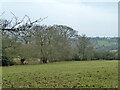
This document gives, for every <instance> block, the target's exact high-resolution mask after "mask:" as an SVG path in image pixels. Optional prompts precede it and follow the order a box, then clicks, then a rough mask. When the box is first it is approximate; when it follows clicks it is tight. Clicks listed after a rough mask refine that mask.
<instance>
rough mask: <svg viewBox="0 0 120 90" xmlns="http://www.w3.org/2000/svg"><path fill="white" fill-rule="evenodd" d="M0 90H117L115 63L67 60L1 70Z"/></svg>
mask: <svg viewBox="0 0 120 90" xmlns="http://www.w3.org/2000/svg"><path fill="white" fill-rule="evenodd" d="M2 83H3V85H2V87H3V88H117V87H118V61H117V60H111V61H110V60H107V61H105V60H99V61H69V62H56V63H48V64H40V65H15V66H9V67H2Z"/></svg>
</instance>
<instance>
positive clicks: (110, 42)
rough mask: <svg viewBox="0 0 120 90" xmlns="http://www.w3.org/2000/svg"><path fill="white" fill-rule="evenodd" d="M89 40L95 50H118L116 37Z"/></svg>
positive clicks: (91, 38)
mask: <svg viewBox="0 0 120 90" xmlns="http://www.w3.org/2000/svg"><path fill="white" fill-rule="evenodd" d="M90 40H91V42H92V44H93V45H95V48H96V49H104V50H118V38H117V37H90Z"/></svg>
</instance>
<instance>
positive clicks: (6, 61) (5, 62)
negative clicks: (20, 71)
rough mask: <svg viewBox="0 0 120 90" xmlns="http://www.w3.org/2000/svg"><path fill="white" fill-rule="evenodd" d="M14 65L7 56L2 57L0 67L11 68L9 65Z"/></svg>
mask: <svg viewBox="0 0 120 90" xmlns="http://www.w3.org/2000/svg"><path fill="white" fill-rule="evenodd" d="M14 64H15V63H14V62H13V61H12V60H10V58H9V57H7V56H2V66H11V65H14Z"/></svg>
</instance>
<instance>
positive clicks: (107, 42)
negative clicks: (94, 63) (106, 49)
mask: <svg viewBox="0 0 120 90" xmlns="http://www.w3.org/2000/svg"><path fill="white" fill-rule="evenodd" d="M98 45H99V46H103V45H104V46H112V45H117V43H116V42H109V41H106V40H99V41H98Z"/></svg>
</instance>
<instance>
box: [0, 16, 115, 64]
mask: <svg viewBox="0 0 120 90" xmlns="http://www.w3.org/2000/svg"><path fill="white" fill-rule="evenodd" d="M26 17H27V18H28V20H29V22H27V23H23V24H21V23H22V22H23V20H24V19H23V20H21V21H18V22H17V18H16V19H15V20H16V23H15V24H14V25H11V22H12V21H8V20H1V24H0V25H1V31H2V32H1V33H2V57H3V61H2V62H3V66H4V65H13V64H14V63H13V60H14V58H18V57H19V58H20V60H21V64H24V61H25V60H38V59H39V63H47V62H55V61H70V60H99V59H111V60H113V59H117V53H116V52H111V51H106V50H105V51H104V50H96V49H95V48H94V46H93V45H92V43H91V41H90V38H88V37H86V35H78V33H77V31H75V30H74V29H72V28H71V27H68V26H65V25H53V26H46V25H39V24H33V23H36V22H38V20H35V21H34V22H31V20H30V18H29V17H28V16H26ZM24 18H25V17H24ZM8 28H9V29H8ZM4 58H5V59H4ZM8 58H9V60H8ZM6 59H7V60H8V61H9V63H7V64H6ZM8 61H7V62H8Z"/></svg>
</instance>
